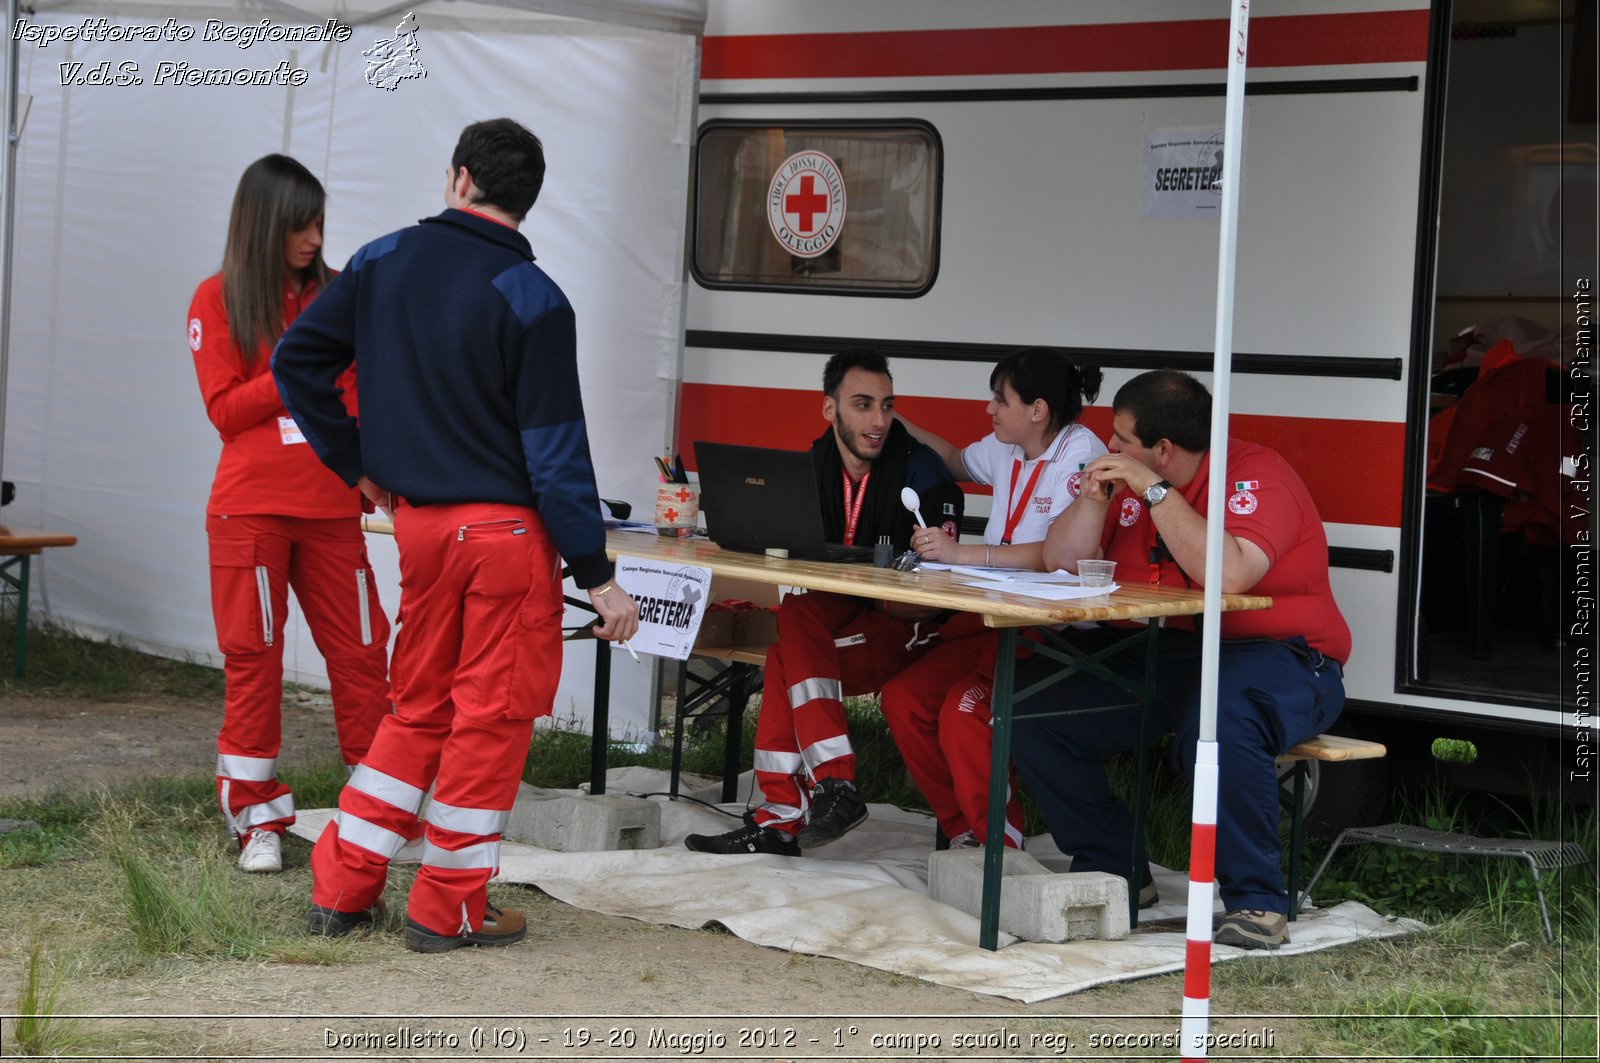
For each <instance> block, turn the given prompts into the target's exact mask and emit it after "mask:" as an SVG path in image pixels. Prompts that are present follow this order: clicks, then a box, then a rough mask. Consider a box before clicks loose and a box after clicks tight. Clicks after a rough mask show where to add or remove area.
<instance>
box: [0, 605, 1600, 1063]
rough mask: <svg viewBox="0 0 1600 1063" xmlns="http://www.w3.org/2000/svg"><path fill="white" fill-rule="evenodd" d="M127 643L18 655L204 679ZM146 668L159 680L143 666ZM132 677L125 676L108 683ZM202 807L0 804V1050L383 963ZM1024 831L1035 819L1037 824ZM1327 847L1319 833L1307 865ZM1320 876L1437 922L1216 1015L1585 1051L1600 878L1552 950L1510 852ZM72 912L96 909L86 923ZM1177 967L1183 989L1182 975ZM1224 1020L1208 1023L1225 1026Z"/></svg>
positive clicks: (1307, 1036) (542, 756) (310, 790)
mask: <svg viewBox="0 0 1600 1063" xmlns="http://www.w3.org/2000/svg"><path fill="white" fill-rule="evenodd" d="M3 637H4V636H3V633H0V638H3ZM125 652H131V651H124V650H123V649H121V648H117V647H104V646H103V645H102V648H101V651H100V653H101V654H103V655H104V657H105V658H106V659H107V662H108V663H107V668H106V670H105V672H104V673H103V674H102V673H99V672H97V671H96V664H95V662H96V660H97V653H96V652H95V651H93V650H85V649H83V648H77V649H74V648H71V647H67V648H64V649H62V651H61V653H60V657H61V658H64V659H67V660H73V661H76V662H78V663H77V664H75V665H73V667H72V668H71V669H68V670H67V671H68V672H70V673H71V674H70V676H67V675H66V674H65V673H56V672H51V671H49V670H47V669H46V668H43V667H41V668H40V670H39V671H38V672H35V671H34V665H35V663H36V661H34V660H30V662H29V676H30V678H29V681H28V684H29V686H30V688H31V687H32V685H33V684H34V683H40V684H43V685H44V686H46V687H48V690H46V691H43V692H40V691H31V692H33V693H42V695H43V696H49V693H50V692H51V691H67V692H69V693H68V695H67V696H73V697H86V696H90V695H88V694H87V692H88V691H93V690H99V691H115V694H114V696H115V697H117V698H125V697H128V696H129V694H128V693H127V691H128V690H129V689H132V690H138V691H142V692H144V693H143V694H141V695H140V696H144V697H148V696H152V693H151V692H154V691H167V692H172V691H177V690H183V689H199V690H206V689H208V688H207V686H206V684H205V683H203V682H201V683H198V684H195V683H193V681H192V680H191V679H183V680H182V682H180V683H175V682H174V681H173V680H172V676H173V675H174V674H181V673H182V672H183V670H184V666H181V665H179V666H174V665H173V663H172V662H166V661H155V660H152V659H150V658H142V657H140V656H139V655H133V657H132V658H131V659H130V658H128V657H127V656H125ZM41 659H42V658H41ZM174 668H176V669H177V672H174V671H173V669H174ZM146 669H147V670H148V671H149V673H151V674H143V670H146ZM124 682H126V683H127V684H128V685H127V686H126V687H119V686H118V684H121V683H124ZM13 692H15V688H13ZM154 696H160V695H159V694H156V695H154ZM172 696H178V695H176V694H173V695H172ZM204 696H206V697H215V693H207V694H205V695H204ZM847 711H848V712H849V714H850V718H851V735H852V739H853V740H854V743H855V746H856V750H857V756H858V758H859V762H860V765H861V774H860V781H861V785H862V788H863V791H864V793H865V795H866V796H867V798H868V799H869V800H872V801H887V802H890V803H894V804H899V805H903V806H906V807H916V806H919V805H921V804H922V802H921V800H920V798H919V797H918V795H917V794H916V792H915V790H914V788H912V787H911V786H910V784H909V782H908V781H907V779H906V774H905V771H904V768H903V765H901V763H900V760H899V757H898V753H897V752H895V750H894V745H893V742H892V740H891V739H890V738H889V736H888V734H887V731H886V729H885V728H884V725H883V723H882V720H881V717H880V716H879V715H878V713H877V711H876V707H875V704H874V703H873V700H872V699H852V701H851V702H850V703H849V704H848V706H847ZM755 714H756V708H755V706H754V705H752V706H751V708H750V710H749V712H748V713H747V717H746V726H745V728H744V731H745V754H744V758H745V759H744V763H745V764H746V765H748V764H749V762H750V745H751V736H752V735H753V732H754V726H753V724H754V719H755ZM669 759H670V750H668V749H666V748H664V747H663V748H653V749H644V750H637V749H629V748H624V747H620V746H619V747H618V748H616V749H615V750H614V751H613V756H612V758H611V763H612V764H613V765H620V764H626V763H640V764H646V765H651V766H656V767H666V766H667V765H668V762H669ZM721 765H722V732H721V729H720V726H717V725H714V726H712V727H711V728H709V729H706V730H703V731H695V732H693V733H691V734H690V735H689V736H688V739H687V742H686V750H685V770H687V771H691V772H698V773H703V774H707V775H716V774H718V773H720V771H721ZM588 773H589V740H588V737H587V736H586V735H582V734H577V733H574V732H572V731H570V730H566V731H563V730H560V729H553V730H546V729H541V730H540V731H538V732H537V734H536V736H535V742H534V748H533V751H532V753H531V755H530V757H529V769H528V775H529V778H530V781H533V782H535V783H537V784H538V785H542V786H550V787H569V786H573V785H576V784H577V783H579V782H581V781H584V780H586V779H587V778H588ZM285 775H286V778H287V779H288V781H290V783H291V785H292V786H293V787H294V788H295V790H296V794H297V801H298V803H299V804H300V805H301V806H302V807H308V808H309V807H318V806H328V805H332V804H334V803H335V801H336V799H337V794H338V791H339V789H340V787H341V786H342V784H343V781H344V772H343V769H342V767H341V766H340V765H339V764H337V763H336V762H335V758H333V757H332V756H330V758H329V760H328V762H326V763H324V764H319V765H315V766H312V767H310V768H305V769H302V770H299V771H289V770H287V769H286V771H285ZM1112 778H1113V785H1116V786H1121V787H1123V788H1128V787H1131V785H1132V782H1133V768H1132V765H1131V763H1121V764H1117V765H1114V766H1113V772H1112ZM1152 792H1153V795H1154V796H1153V799H1152V813H1151V823H1152V830H1151V837H1150V852H1151V857H1152V859H1154V860H1156V861H1157V862H1159V863H1161V864H1163V865H1165V866H1169V867H1182V866H1186V862H1187V847H1188V818H1189V817H1188V802H1189V794H1188V789H1187V787H1186V786H1185V785H1184V784H1183V783H1182V782H1181V781H1180V780H1178V779H1177V778H1176V777H1175V773H1174V772H1173V771H1172V770H1171V769H1170V768H1169V767H1168V766H1167V765H1166V759H1165V757H1162V756H1158V757H1157V758H1156V759H1155V762H1154V773H1153V779H1152ZM1400 797H1401V800H1402V802H1403V806H1402V808H1401V811H1400V813H1399V818H1401V819H1404V820H1406V821H1409V822H1415V823H1421V824H1428V825H1434V826H1439V827H1441V828H1451V827H1454V828H1455V829H1461V830H1470V831H1472V832H1475V833H1482V834H1498V835H1508V834H1512V835H1514V834H1517V833H1523V834H1529V835H1533V836H1538V837H1558V836H1560V837H1568V838H1584V839H1588V840H1589V841H1590V844H1592V841H1593V839H1594V837H1595V832H1596V822H1595V818H1594V814H1593V812H1592V811H1590V810H1575V809H1572V808H1570V807H1566V808H1563V807H1554V808H1551V807H1545V808H1521V807H1516V806H1512V805H1507V804H1504V803H1498V802H1486V801H1482V800H1478V799H1463V798H1460V797H1456V796H1453V795H1450V794H1448V793H1446V792H1444V791H1442V790H1440V789H1438V788H1436V787H1432V786H1431V785H1426V784H1424V785H1415V786H1410V787H1408V788H1406V789H1405V790H1404V791H1403V792H1402V793H1401V794H1400ZM215 800H216V799H215V792H214V783H213V780H212V779H210V778H209V777H207V776H204V775H199V774H195V775H192V776H184V777H177V778H171V779H158V780H152V781H146V782H141V783H137V784H132V785H128V786H124V787H122V788H120V789H117V790H115V791H113V792H110V793H108V794H103V795H94V796H84V795H75V794H62V795H56V796H52V797H47V798H33V799H28V800H12V801H5V802H0V817H5V818H13V819H30V820H33V821H34V822H36V823H38V824H39V829H38V830H37V831H26V832H18V833H13V834H8V835H0V965H4V967H5V968H6V970H5V971H4V972H0V975H3V976H10V977H14V980H15V984H16V985H17V986H18V992H17V1014H18V1016H19V1019H17V1020H11V1019H9V1018H8V1020H7V1021H6V1024H5V1025H6V1029H7V1032H8V1033H9V1034H10V1035H11V1036H10V1037H8V1039H7V1041H6V1047H7V1050H19V1051H20V1050H26V1051H35V1052H42V1053H57V1054H73V1052H74V1051H75V1050H77V1051H84V1050H86V1048H87V1047H103V1044H102V1041H103V1039H102V1040H93V1041H91V1039H89V1037H88V1034H87V1033H85V1032H84V1030H83V1029H81V1028H78V1027H75V1026H74V1025H73V1024H72V1021H71V1019H70V1017H66V1016H65V1013H67V1012H68V1011H69V1010H74V1009H78V1008H80V1007H82V1006H83V1005H82V1004H81V1003H80V1002H82V1001H91V1002H92V1001H94V1000H95V999H96V997H97V995H99V994H101V993H102V991H103V990H105V989H112V988H116V987H123V988H119V990H118V991H119V992H122V993H124V994H125V993H126V988H125V987H127V986H130V985H133V986H139V987H141V988H140V989H139V990H138V991H139V992H141V993H148V994H151V995H155V996H160V995H162V994H166V995H168V996H169V997H171V998H172V999H188V998H189V996H190V995H192V992H193V989H192V986H193V984H194V983H195V982H197V981H198V982H201V983H208V982H209V981H211V980H212V979H213V978H215V977H216V975H214V974H213V973H212V972H214V971H216V970H217V965H234V966H237V967H240V968H244V967H248V966H254V965H259V964H262V963H273V964H282V965H296V966H298V965H323V966H326V965H334V966H340V967H348V968H349V969H350V971H351V973H350V975H349V977H351V978H355V979H359V978H360V977H361V976H362V975H361V972H362V971H363V970H365V969H368V968H369V967H373V966H378V965H383V964H387V963H389V962H392V959H393V950H396V949H398V948H399V947H400V946H399V945H398V944H397V943H396V942H395V941H394V935H393V934H387V935H385V934H372V935H368V934H357V935H352V936H351V937H350V938H346V939H340V940H337V941H324V940H320V939H313V938H310V937H308V936H307V935H306V934H305V933H304V922H303V921H304V917H305V904H306V897H307V892H308V889H309V871H308V869H307V868H306V865H305V861H306V856H307V850H306V847H305V845H304V843H302V842H298V841H296V840H293V839H291V840H290V842H289V843H288V844H287V845H286V846H285V853H286V858H287V862H288V869H287V871H286V872H285V873H284V874H283V875H270V876H244V875H239V874H237V873H234V872H233V870H232V868H231V866H230V865H231V854H230V853H229V851H228V847H227V844H226V839H225V836H224V831H223V829H222V827H221V824H220V820H219V817H218V815H217V813H216V809H215ZM1038 829H1040V827H1039V825H1038V821H1037V818H1036V817H1035V818H1034V819H1033V820H1032V822H1031V823H1030V830H1038ZM1324 844H1325V843H1324ZM1320 857H1321V853H1320V852H1318V851H1316V849H1315V848H1313V851H1312V852H1311V853H1310V854H1309V855H1308V857H1307V863H1308V867H1314V866H1315V861H1317V860H1319V859H1320ZM413 873H414V872H413V871H412V869H410V868H408V867H397V868H395V869H394V870H393V873H392V875H391V882H392V886H393V888H394V890H395V891H398V892H399V893H402V894H403V891H404V890H405V888H406V887H407V885H408V884H409V878H410V876H411V875H412V874H413ZM1324 881H1325V882H1327V883H1328V886H1327V888H1326V889H1324V888H1322V887H1321V886H1320V885H1319V890H1318V894H1319V896H1318V901H1319V902H1320V903H1323V904H1325V905H1326V904H1331V903H1333V902H1335V901H1337V900H1339V899H1342V898H1346V897H1348V898H1352V899H1362V900H1363V901H1364V903H1368V904H1369V905H1371V906H1372V907H1374V908H1376V909H1378V910H1379V911H1380V912H1382V913H1385V914H1393V915H1401V916H1411V917H1414V918H1418V919H1422V920H1425V921H1427V922H1428V923H1429V925H1430V926H1429V929H1427V930H1425V931H1423V932H1421V933H1416V934H1411V935H1408V936H1406V937H1403V938H1398V939H1386V940H1381V941H1369V942H1363V943H1358V944H1354V945H1350V946H1345V947H1341V948H1339V949H1336V950H1331V951H1326V952H1320V953H1315V954H1312V955H1308V956H1297V957H1296V956H1265V955H1264V956H1261V957H1252V958H1250V959H1247V960H1245V961H1242V962H1237V963H1228V964H1222V965H1219V966H1218V967H1216V968H1215V969H1214V970H1213V973H1212V995H1213V1004H1212V1010H1213V1013H1214V1014H1215V1015H1218V1016H1221V1015H1247V1014H1256V1015H1267V1016H1270V1015H1272V1014H1274V1013H1283V1014H1287V1013H1295V1012H1299V1013H1313V1014H1314V1015H1315V1017H1313V1018H1308V1019H1304V1020H1300V1021H1298V1022H1297V1023H1291V1021H1290V1020H1284V1021H1283V1022H1282V1023H1281V1024H1280V1025H1282V1026H1284V1027H1286V1028H1288V1027H1291V1026H1292V1029H1293V1038H1292V1039H1293V1050H1294V1051H1295V1052H1296V1053H1301V1054H1304V1055H1308V1056H1310V1055H1322V1056H1333V1057H1357V1058H1366V1057H1377V1056H1382V1057H1389V1058H1394V1057H1406V1056H1433V1057H1436V1058H1437V1057H1448V1058H1461V1057H1472V1056H1476V1057H1479V1058H1493V1059H1525V1058H1539V1057H1543V1058H1550V1057H1555V1056H1565V1057H1567V1058H1594V1057H1595V1055H1596V1051H1597V1046H1596V1042H1595V1025H1596V1023H1595V1019H1594V1018H1593V1016H1594V1015H1595V1013H1596V1011H1597V1010H1600V1005H1597V997H1600V986H1597V978H1596V970H1597V968H1600V947H1597V941H1600V930H1597V919H1596V912H1595V908H1596V905H1595V897H1594V894H1595V889H1594V883H1593V882H1592V881H1591V880H1590V879H1589V878H1588V876H1587V875H1586V874H1585V873H1583V872H1582V871H1578V872H1576V873H1573V872H1569V873H1567V874H1566V875H1564V876H1561V877H1560V879H1559V880H1558V881H1552V883H1551V892H1550V903H1551V909H1552V912H1553V913H1555V914H1556V915H1557V917H1558V920H1559V932H1560V935H1559V937H1558V940H1557V942H1556V943H1554V944H1550V943H1547V942H1546V941H1545V939H1544V935H1543V930H1542V927H1541V926H1540V924H1539V918H1538V906H1537V902H1536V898H1535V895H1534V894H1533V892H1532V891H1531V887H1530V884H1529V883H1527V882H1526V881H1525V871H1524V870H1523V869H1522V867H1521V865H1519V864H1517V863H1515V862H1513V861H1508V860H1482V859H1478V860H1472V859H1465V858H1453V857H1442V856H1438V857H1436V856H1432V855H1429V854H1422V853H1412V852H1402V851H1398V850H1386V849H1382V848H1378V847H1352V848H1348V849H1342V850H1341V851H1340V853H1339V856H1338V858H1337V860H1336V862H1335V864H1334V865H1333V866H1332V868H1331V871H1330V874H1329V876H1326V877H1325V879H1324ZM531 896H532V895H531V894H530V897H531ZM518 903H527V902H518ZM539 903H548V902H539ZM398 907H399V906H392V908H391V912H390V916H389V923H390V925H389V926H388V928H387V929H389V930H391V931H393V930H395V929H396V927H397V925H398V922H399V920H400V919H401V918H402V917H403V916H402V913H401V912H399V911H398V910H396V909H398ZM84 913H98V914H97V915H96V917H94V918H92V919H88V920H86V919H85V918H84ZM23 928H26V929H23ZM673 933H674V934H677V933H682V932H673ZM41 942H50V943H51V946H50V948H49V949H46V948H45V947H44V946H43V945H42V944H41ZM65 955H70V956H71V961H70V962H68V961H66V960H63V959H62V956H65ZM795 962H797V963H799V962H805V963H813V962H817V961H811V960H810V959H809V958H804V959H803V958H800V957H796V958H795ZM638 971H639V974H638V980H639V982H640V983H642V984H646V985H648V984H650V983H653V982H656V981H659V980H661V979H662V978H663V977H664V976H663V975H662V973H661V970H660V969H659V967H658V965H657V964H656V963H655V962H649V963H645V962H641V964H640V966H639V968H638ZM11 972H15V974H14V976H13V975H11ZM285 977H286V978H290V977H292V975H285ZM1171 977H1172V981H1173V987H1174V988H1173V999H1174V1001H1176V998H1177V993H1178V989H1177V986H1178V981H1177V976H1171ZM0 980H5V978H4V977H0ZM145 987H148V988H145ZM164 987H165V988H164ZM1125 989H1126V987H1107V988H1105V989H1101V990H1095V991H1094V992H1095V993H1096V994H1097V995H1098V996H1097V999H1098V1001H1099V1002H1100V1004H1101V1007H1102V1008H1107V1007H1110V1008H1111V1009H1112V1010H1114V1008H1115V1004H1116V1001H1117V1000H1118V998H1119V995H1120V994H1122V993H1123V992H1124V991H1125ZM1090 1006H1091V1007H1092V1006H1093V1004H1091V1005H1090ZM1174 1006H1175V1005H1174ZM1041 1007H1044V1006H1041ZM85 1010H92V1009H87V1008H86V1009H85ZM1110 1021H1111V1022H1112V1025H1114V1026H1115V1025H1124V1026H1126V1025H1129V1024H1130V1023H1133V1020H1128V1022H1127V1023H1123V1022H1121V1021H1120V1020H1110ZM1217 1022H1218V1025H1217V1029H1222V1028H1223V1020H1221V1019H1218V1020H1217ZM1133 1024H1134V1025H1137V1024H1136V1023H1133ZM1247 1025H1248V1024H1247ZM24 1035H26V1037H27V1038H28V1041H27V1042H26V1045H27V1047H26V1048H24V1047H23V1046H24V1041H23V1037H24ZM119 1035H120V1047H124V1048H131V1047H132V1046H133V1045H135V1044H138V1045H140V1046H144V1047H145V1048H146V1050H147V1051H148V1052H150V1053H152V1054H163V1053H165V1054H208V1055H215V1054H216V1053H215V1051H214V1048H215V1046H214V1045H202V1044H200V1043H199V1042H198V1041H196V1040H195V1039H197V1038H201V1037H202V1036H203V1035H202V1034H201V1033H189V1032H183V1033H179V1034H171V1033H168V1034H166V1035H164V1036H165V1038H166V1039H165V1040H162V1038H159V1037H155V1036H154V1035H149V1034H141V1033H140V1032H139V1031H138V1030H136V1029H135V1030H122V1031H119ZM174 1037H176V1038H177V1040H176V1041H175V1040H174V1039H173V1038H174ZM202 1048H205V1049H208V1050H210V1051H206V1052H200V1051H199V1050H200V1049H202ZM1280 1050H1282V1049H1280Z"/></svg>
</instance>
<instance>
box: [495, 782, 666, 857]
mask: <svg viewBox="0 0 1600 1063" xmlns="http://www.w3.org/2000/svg"><path fill="white" fill-rule="evenodd" d="M505 838H506V840H507V841H513V842H522V843H524V844H526V845H537V846H538V847H539V848H541V849H554V850H556V851H558V852H563V853H597V852H611V851H616V850H622V849H659V848H661V806H660V805H658V804H656V803H655V802H654V801H646V800H644V799H642V798H638V797H620V796H613V795H611V794H603V795H601V796H599V797H596V796H593V795H589V794H585V795H583V796H581V797H572V796H567V795H563V796H559V797H549V796H537V795H532V794H527V793H523V794H519V795H518V797H517V803H516V804H515V805H513V806H512V809H511V821H510V822H509V823H507V824H506V830H505Z"/></svg>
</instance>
